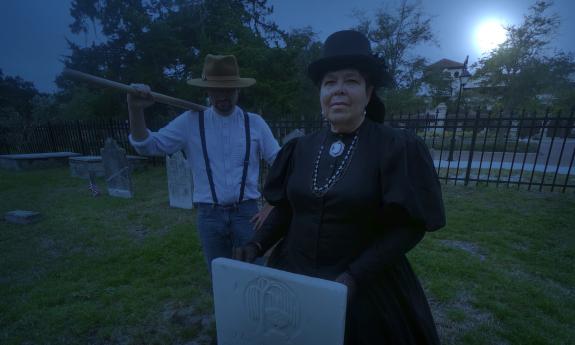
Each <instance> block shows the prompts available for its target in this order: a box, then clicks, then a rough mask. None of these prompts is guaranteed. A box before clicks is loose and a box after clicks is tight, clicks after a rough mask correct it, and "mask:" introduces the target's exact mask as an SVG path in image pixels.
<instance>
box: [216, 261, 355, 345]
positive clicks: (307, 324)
mask: <svg viewBox="0 0 575 345" xmlns="http://www.w3.org/2000/svg"><path fill="white" fill-rule="evenodd" d="M212 274H213V289H214V308H215V314H216V329H217V336H218V344H219V345H232V344H233V345H244V344H245V345H248V344H262V345H264V344H265V345H268V344H269V345H288V344H289V345H299V344H330V345H342V344H343V340H344V333H345V311H346V303H347V301H346V298H347V288H346V287H345V286H344V285H342V284H339V283H335V282H333V281H329V280H323V279H319V278H312V277H308V276H304V275H299V274H294V273H290V272H285V271H280V270H276V269H273V268H269V267H264V266H259V265H253V264H248V263H245V262H240V261H235V260H230V259H225V258H218V259H215V260H213V261H212Z"/></svg>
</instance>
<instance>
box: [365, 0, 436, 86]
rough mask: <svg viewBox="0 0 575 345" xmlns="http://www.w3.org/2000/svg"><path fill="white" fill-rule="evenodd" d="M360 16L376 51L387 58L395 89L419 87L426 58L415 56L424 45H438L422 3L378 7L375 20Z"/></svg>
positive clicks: (403, 2)
mask: <svg viewBox="0 0 575 345" xmlns="http://www.w3.org/2000/svg"><path fill="white" fill-rule="evenodd" d="M356 17H357V18H358V19H359V21H360V23H359V25H358V27H357V29H358V30H359V31H361V32H363V33H364V34H366V35H367V37H368V38H369V40H370V41H371V42H372V44H373V50H374V52H375V53H378V54H379V55H380V56H381V57H382V58H383V59H384V61H385V63H386V65H387V69H388V72H389V73H390V74H391V77H392V81H391V83H392V85H391V87H392V88H397V89H415V88H417V86H418V83H419V80H420V78H421V75H422V71H423V69H424V67H425V59H424V58H422V57H420V56H415V55H413V54H412V53H413V49H414V48H415V47H417V46H419V45H421V44H429V43H432V44H437V42H436V40H435V38H434V35H433V32H432V30H431V20H432V18H431V17H428V16H426V15H425V14H424V13H423V10H422V7H421V3H420V2H415V3H410V2H408V0H402V1H401V2H400V3H399V5H398V7H397V8H396V9H395V11H394V12H386V11H385V10H384V9H378V10H376V12H375V14H374V18H373V19H369V18H367V17H366V16H365V15H364V14H362V13H357V14H356Z"/></svg>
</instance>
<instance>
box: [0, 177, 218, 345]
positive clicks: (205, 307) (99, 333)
mask: <svg viewBox="0 0 575 345" xmlns="http://www.w3.org/2000/svg"><path fill="white" fill-rule="evenodd" d="M133 182H134V191H135V193H134V195H135V197H134V199H131V200H130V199H121V198H112V197H109V196H107V195H105V193H106V192H105V182H104V180H103V179H98V186H99V187H100V189H101V191H102V193H103V194H102V195H101V196H98V197H95V198H94V197H92V196H91V194H90V192H89V191H88V188H87V187H88V186H87V181H86V180H81V179H77V178H71V177H69V172H68V170H67V169H53V170H42V171H38V172H25V173H9V172H0V191H2V192H1V194H2V197H1V198H0V210H1V211H2V215H3V214H4V213H5V212H7V211H9V210H14V209H24V210H34V211H40V212H41V213H42V215H43V216H44V219H43V220H42V221H41V222H39V223H36V224H32V225H14V224H8V223H7V222H5V221H2V222H0V226H1V227H2V231H0V252H1V256H2V264H1V266H0V296H2V297H1V298H0V310H1V312H0V344H178V343H183V341H184V340H186V339H194V338H199V339H202V338H205V339H208V340H207V341H205V343H209V339H210V337H211V336H212V335H213V334H215V327H214V321H213V316H212V311H211V308H212V307H211V303H212V302H211V296H210V289H211V287H210V283H209V279H208V274H207V269H206V267H205V264H204V261H203V256H202V253H201V251H200V245H199V243H198V238H197V236H196V234H195V230H194V226H193V223H194V215H193V212H191V211H189V210H182V209H173V208H170V207H169V205H168V201H167V200H168V197H167V180H166V177H165V171H164V169H160V168H154V169H150V170H148V171H147V172H144V173H140V174H135V176H134V181H133Z"/></svg>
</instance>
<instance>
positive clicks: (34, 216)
mask: <svg viewBox="0 0 575 345" xmlns="http://www.w3.org/2000/svg"><path fill="white" fill-rule="evenodd" d="M41 218H42V216H41V215H40V213H39V212H34V211H24V210H15V211H10V212H6V214H4V219H5V220H6V221H7V222H9V223H14V224H31V223H35V222H37V221H39V220H40V219H41Z"/></svg>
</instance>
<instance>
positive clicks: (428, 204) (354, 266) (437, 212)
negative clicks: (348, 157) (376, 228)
mask: <svg viewBox="0 0 575 345" xmlns="http://www.w3.org/2000/svg"><path fill="white" fill-rule="evenodd" d="M394 131H397V132H395V133H394V134H395V135H393V136H390V135H388V136H387V138H386V139H387V140H388V141H386V143H385V144H384V145H383V147H384V150H383V151H382V152H380V154H381V156H382V157H383V159H382V161H381V164H380V176H381V181H380V184H381V188H382V190H381V199H382V200H381V209H380V216H381V217H380V218H381V222H382V223H381V226H382V228H381V234H380V236H379V237H378V238H377V239H376V240H375V241H374V242H373V243H372V244H371V246H369V247H368V248H367V249H366V250H364V251H363V252H362V253H361V254H360V255H359V257H358V258H357V259H356V260H354V261H353V262H352V263H351V264H350V265H349V268H348V271H349V273H350V274H351V275H352V276H353V277H354V278H355V279H356V280H357V281H359V282H365V281H368V280H370V279H371V278H372V277H374V276H377V275H378V273H379V272H380V271H381V270H382V269H384V268H385V267H386V265H388V264H389V263H391V262H395V260H397V258H398V257H399V256H402V255H405V254H406V253H407V252H408V251H410V250H411V249H412V248H413V247H415V245H417V243H418V242H419V241H421V239H422V238H423V235H424V233H425V231H434V230H437V229H439V228H441V227H443V226H444V225H445V212H444V207H443V200H442V197H441V186H440V184H439V180H438V178H437V174H436V172H435V168H434V167H433V160H432V159H431V155H430V154H429V151H428V149H427V147H426V146H425V143H424V142H423V141H422V140H421V139H419V138H418V137H416V136H415V135H414V134H411V133H408V132H406V131H399V130H394Z"/></svg>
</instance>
